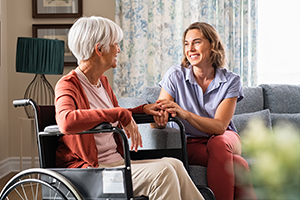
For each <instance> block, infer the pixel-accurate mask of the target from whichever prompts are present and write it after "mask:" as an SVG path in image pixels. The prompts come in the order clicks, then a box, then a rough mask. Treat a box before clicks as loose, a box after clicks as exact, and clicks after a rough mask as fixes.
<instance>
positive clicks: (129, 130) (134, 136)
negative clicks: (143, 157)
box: [124, 118, 143, 151]
mask: <svg viewBox="0 0 300 200" xmlns="http://www.w3.org/2000/svg"><path fill="white" fill-rule="evenodd" d="M124 130H125V133H126V135H127V137H128V138H131V146H130V150H135V151H137V150H138V147H139V146H140V147H143V142H142V136H141V134H140V131H139V129H138V126H137V124H136V123H135V121H134V119H133V118H131V121H130V123H129V124H128V125H127V126H125V127H124Z"/></svg>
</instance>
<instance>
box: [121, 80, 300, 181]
mask: <svg viewBox="0 0 300 200" xmlns="http://www.w3.org/2000/svg"><path fill="white" fill-rule="evenodd" d="M243 92H244V99H243V100H242V101H240V102H238V103H237V107H236V110H235V114H234V116H233V123H234V125H235V126H236V128H237V131H238V133H239V134H240V136H241V138H242V139H243V135H242V133H243V130H244V129H245V128H246V127H247V124H248V122H249V120H251V119H253V118H260V119H261V120H262V121H263V122H264V124H265V125H266V127H269V128H270V129H272V127H273V126H274V125H276V124H277V123H279V122H288V123H291V124H293V125H294V126H296V127H297V128H298V129H299V130H300V106H299V99H300V86H298V85H287V84H261V85H259V86H254V87H244V88H243ZM159 93H160V87H147V88H145V89H144V91H143V93H142V95H141V96H140V97H124V98H120V99H119V105H120V106H121V107H125V108H132V107H136V106H138V105H141V104H145V103H154V102H155V101H156V99H157V98H158V96H159ZM139 130H140V132H141V135H142V139H143V148H142V149H160V148H161V149H163V148H166V147H167V148H172V147H178V146H179V145H180V137H179V136H178V137H177V136H176V135H177V134H179V132H178V131H177V130H176V129H172V128H169V127H166V128H165V129H152V128H151V127H150V125H146V124H142V125H139ZM129 142H130V141H129ZM247 161H248V160H247ZM248 162H249V164H250V165H251V163H250V162H251V160H249V161H248ZM189 169H190V175H191V178H192V179H193V181H194V182H195V184H196V185H202V186H207V182H206V167H202V166H194V165H190V166H189Z"/></svg>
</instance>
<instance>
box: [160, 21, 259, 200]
mask: <svg viewBox="0 0 300 200" xmlns="http://www.w3.org/2000/svg"><path fill="white" fill-rule="evenodd" d="M183 55H184V57H183V60H182V63H181V65H180V66H173V67H171V68H170V69H169V70H168V72H167V73H166V74H165V75H164V77H163V79H162V81H161V82H160V86H161V93H160V95H159V99H158V100H157V103H158V104H159V105H160V106H161V109H162V110H165V111H167V112H165V114H166V115H167V114H168V113H171V114H172V115H173V116H177V117H179V118H181V120H182V122H183V124H184V125H185V130H186V134H187V151H188V160H189V164H192V165H201V166H205V167H207V183H208V186H209V187H210V188H211V189H212V190H213V192H214V193H215V196H216V199H217V200H225V199H226V200H232V199H256V195H255V193H254V189H253V187H252V184H251V181H248V182H247V181H246V180H247V178H246V177H249V173H250V172H249V166H248V164H247V162H246V161H245V160H244V159H243V158H242V157H241V140H240V137H239V135H238V134H237V133H236V129H235V127H234V125H233V123H232V121H231V119H232V117H233V114H234V111H235V107H236V103H237V101H240V100H242V99H243V93H242V85H241V81H240V77H239V76H238V75H237V74H234V73H233V72H231V71H229V70H227V69H225V68H224V66H225V50H224V46H223V44H222V41H221V39H220V36H219V34H218V32H217V31H216V30H215V29H214V28H213V27H212V26H211V25H209V24H207V23H202V22H196V23H193V24H191V25H190V26H189V27H188V28H187V29H186V30H185V32H184V34H183ZM162 113H163V112H162ZM166 115H162V116H155V120H156V122H157V125H159V126H164V125H165V124H166V121H165V119H166V117H165V116H166ZM238 171H239V172H240V171H241V172H243V173H242V174H239V176H238V174H237V172H238ZM246 175H248V176H246ZM240 176H241V177H243V178H245V180H240V179H237V177H240ZM244 181H245V182H244ZM241 182H243V183H244V184H241Z"/></svg>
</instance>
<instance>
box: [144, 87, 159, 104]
mask: <svg viewBox="0 0 300 200" xmlns="http://www.w3.org/2000/svg"><path fill="white" fill-rule="evenodd" d="M159 94H160V87H159V86H155V87H146V88H145V89H144V90H143V92H142V97H143V98H145V99H146V101H148V103H155V102H156V100H157V99H158V97H159Z"/></svg>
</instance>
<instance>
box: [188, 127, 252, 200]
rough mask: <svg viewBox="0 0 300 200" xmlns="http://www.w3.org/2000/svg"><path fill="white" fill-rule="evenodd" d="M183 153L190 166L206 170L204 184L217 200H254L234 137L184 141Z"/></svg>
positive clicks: (232, 134) (248, 170)
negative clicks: (205, 183) (186, 156)
mask: <svg viewBox="0 0 300 200" xmlns="http://www.w3.org/2000/svg"><path fill="white" fill-rule="evenodd" d="M187 152H188V159H189V164H190V165H201V166H205V167H207V184H208V187H209V188H210V189H211V190H212V191H213V192H214V194H215V196H216V199H217V200H233V199H257V197H256V195H255V192H254V189H253V186H252V183H251V178H250V169H249V166H248V163H247V162H246V160H245V159H244V158H242V157H241V152H242V150H241V140H240V137H239V136H238V134H237V133H235V132H234V131H230V130H227V131H225V133H224V134H223V135H213V136H211V137H209V138H205V137H203V138H187ZM237 177H242V180H241V179H239V178H237Z"/></svg>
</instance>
